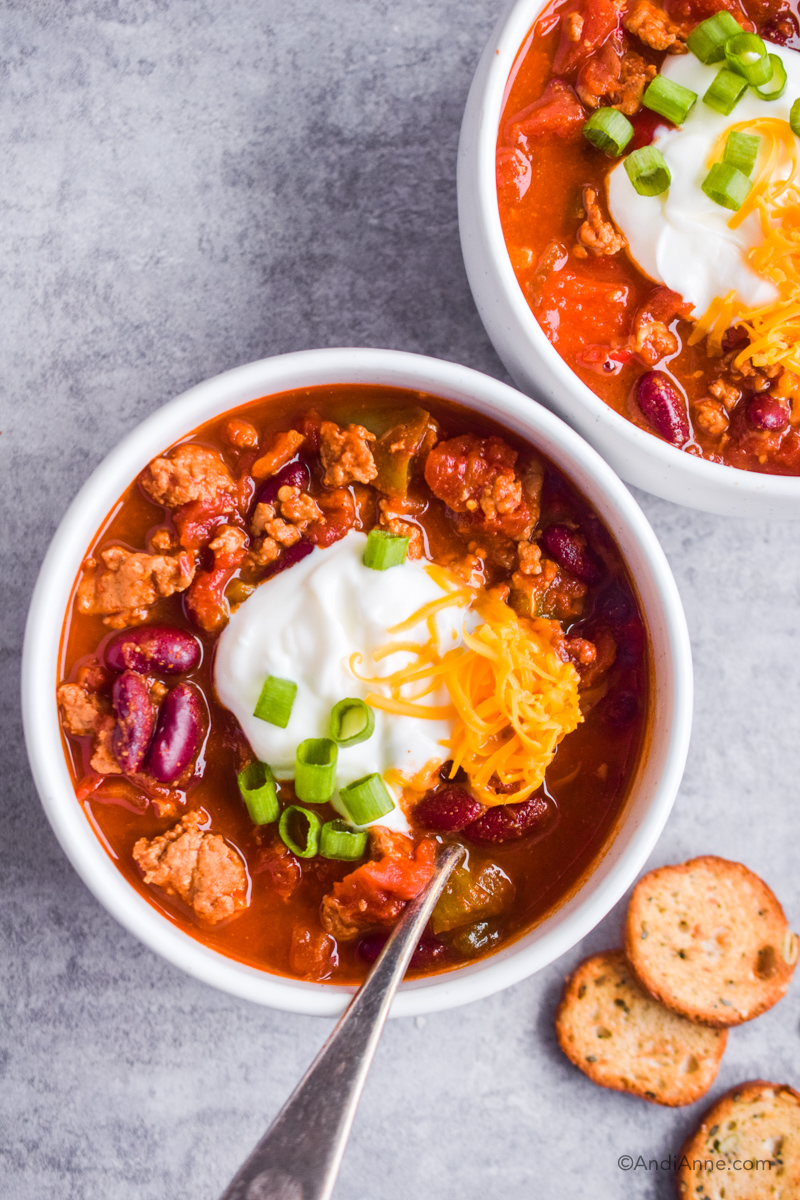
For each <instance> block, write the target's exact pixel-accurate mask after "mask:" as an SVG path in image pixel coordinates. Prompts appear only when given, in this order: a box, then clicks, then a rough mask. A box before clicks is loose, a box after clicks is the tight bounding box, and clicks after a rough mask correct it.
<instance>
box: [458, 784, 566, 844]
mask: <svg viewBox="0 0 800 1200" xmlns="http://www.w3.org/2000/svg"><path fill="white" fill-rule="evenodd" d="M546 815H547V800H546V799H545V798H544V796H543V795H541V793H540V792H534V794H533V795H532V796H529V797H528V799H527V800H523V801H521V803H519V804H498V805H496V806H495V807H494V808H487V810H486V812H485V813H484V814H483V816H481V817H478V819H477V821H473V822H472V824H471V825H467V827H466V829H465V830H464V837H465V838H469V840H470V841H471V842H478V843H482V844H485V845H494V846H497V845H500V843H501V842H515V841H517V839H518V838H521V837H525V835H526V834H527V833H530V832H531V831H532V830H533V829H534V828H535V827H536V826H537V825H539V824H541V822H542V821H543V820H544V818H545V816H546Z"/></svg>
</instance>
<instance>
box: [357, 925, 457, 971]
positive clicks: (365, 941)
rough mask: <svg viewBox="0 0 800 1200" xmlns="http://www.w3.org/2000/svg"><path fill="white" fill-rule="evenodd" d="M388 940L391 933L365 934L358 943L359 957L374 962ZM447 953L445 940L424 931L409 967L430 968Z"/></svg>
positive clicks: (375, 932)
mask: <svg viewBox="0 0 800 1200" xmlns="http://www.w3.org/2000/svg"><path fill="white" fill-rule="evenodd" d="M388 940H389V934H388V933H383V932H382V931H379V930H374V931H373V932H372V933H367V934H365V935H364V937H362V939H361V941H360V942H359V943H358V955H359V958H362V959H363V960H364V962H368V963H374V962H375V959H376V958H377V957H378V955H379V954H380V952H381V950H382V949H383V947H384V946H385V945H386V943H387V941H388ZM446 955H447V947H446V946H445V944H444V942H440V941H439V939H438V938H435V937H433V936H432V935H431V934H429V933H424V934H423V935H422V937H421V938H420V940H419V941H418V942H417V946H416V949H415V950H414V953H413V954H412V955H411V962H410V963H409V968H410V969H411V970H412V971H426V970H429V969H430V968H431V967H432V966H433V965H434V963H436V962H438V961H440V960H441V959H442V958H444V957H446Z"/></svg>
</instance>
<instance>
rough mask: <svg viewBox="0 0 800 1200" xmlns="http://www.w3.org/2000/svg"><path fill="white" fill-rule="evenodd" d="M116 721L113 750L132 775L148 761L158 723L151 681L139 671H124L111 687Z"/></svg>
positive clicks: (112, 743)
mask: <svg viewBox="0 0 800 1200" xmlns="http://www.w3.org/2000/svg"><path fill="white" fill-rule="evenodd" d="M111 703H112V704H113V706H114V715H115V716H116V723H115V725H114V729H113V732H112V734H111V750H112V753H113V755H114V757H115V758H116V760H117V762H118V763H119V765H120V766H121V767H122V770H123V771H124V772H125V773H126V774H128V775H130V774H132V773H133V772H134V771H138V770H139V768H140V767H141V765H142V763H143V762H144V758H145V755H146V754H147V749H148V746H149V745H150V741H151V739H152V737H153V730H154V729H155V726H156V710H155V705H154V704H153V701H152V700H151V699H150V688H149V687H148V686H147V681H146V680H145V679H143V678H142V676H141V675H139V674H137V673H136V671H123V673H122V675H120V676H119V677H118V678H117V679H115V680H114V686H113V688H112V689H111Z"/></svg>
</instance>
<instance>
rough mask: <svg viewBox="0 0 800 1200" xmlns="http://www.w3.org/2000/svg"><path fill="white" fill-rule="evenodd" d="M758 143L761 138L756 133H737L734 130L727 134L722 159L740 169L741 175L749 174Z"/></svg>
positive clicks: (754, 159) (754, 161) (754, 160)
mask: <svg viewBox="0 0 800 1200" xmlns="http://www.w3.org/2000/svg"><path fill="white" fill-rule="evenodd" d="M760 144H761V138H760V137H758V136H757V134H754V133H737V132H736V130H734V132H733V133H729V134H728V140H727V141H726V143H725V153H724V154H723V155H722V161H723V162H724V163H729V164H730V165H731V166H732V167H736V170H737V171H741V172H742V174H743V175H749V174H750V172H751V171H752V169H753V167H754V166H755V165H756V159H757V158H758V147H759V145H760Z"/></svg>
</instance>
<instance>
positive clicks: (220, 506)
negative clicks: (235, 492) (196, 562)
mask: <svg viewBox="0 0 800 1200" xmlns="http://www.w3.org/2000/svg"><path fill="white" fill-rule="evenodd" d="M234 512H236V499H235V497H233V496H229V495H227V494H226V493H224V492H220V493H218V494H217V495H216V496H213V497H212V498H211V499H210V500H190V502H189V503H188V504H183V505H181V507H180V508H176V510H175V512H174V513H173V514H172V520H173V521H174V523H175V528H176V529H177V531H178V537H179V538H180V542H181V545H182V546H183V548H184V549H185V550H199V549H200V548H201V546H205V545H206V544H207V543H208V541H209V540H210V538H211V534H212V533H213V531H214V529H215V528H216V527H217V525H221V524H222V523H223V521H224V520H225V519H226V517H228V516H230V514H231V513H234Z"/></svg>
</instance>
